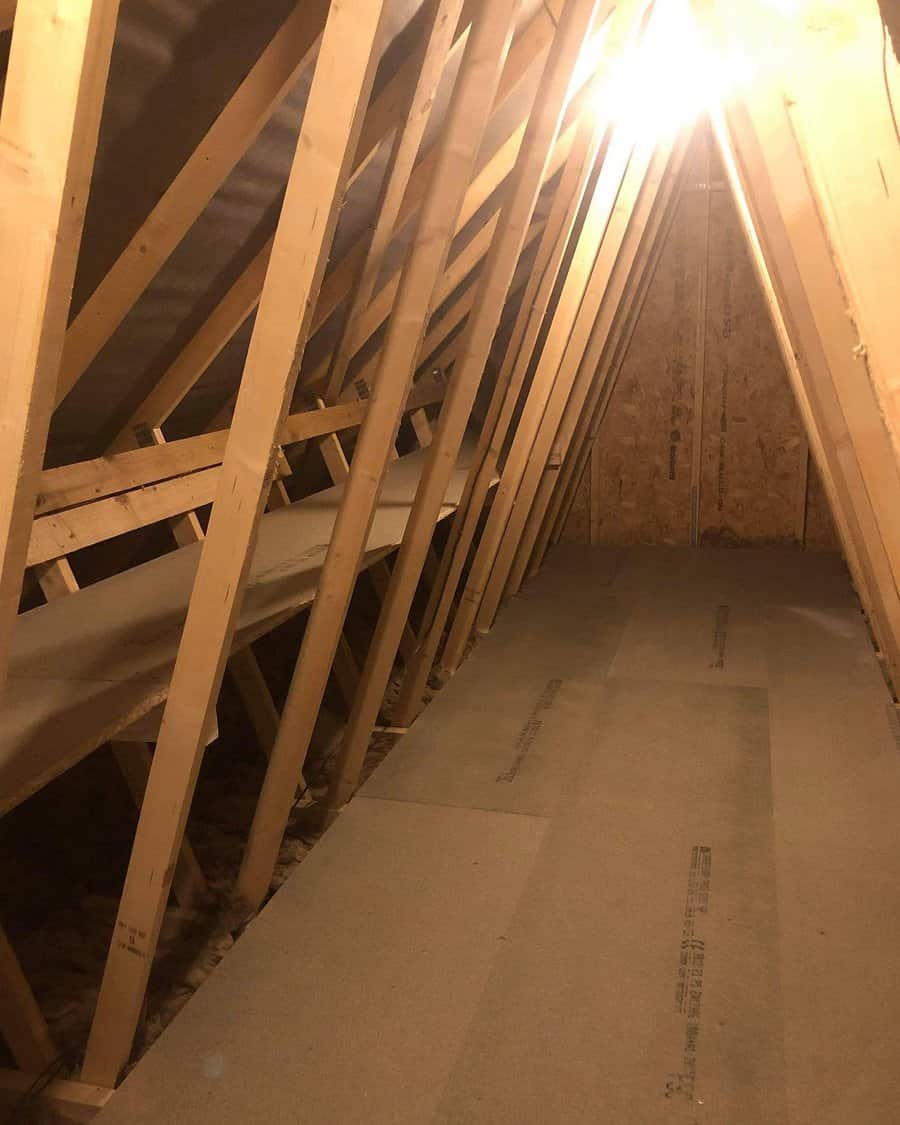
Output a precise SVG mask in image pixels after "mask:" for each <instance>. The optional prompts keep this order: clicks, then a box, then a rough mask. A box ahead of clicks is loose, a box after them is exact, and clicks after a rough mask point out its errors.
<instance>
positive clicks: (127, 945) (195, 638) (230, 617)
mask: <svg viewBox="0 0 900 1125" xmlns="http://www.w3.org/2000/svg"><path fill="white" fill-rule="evenodd" d="M382 15H383V5H382V4H381V3H373V2H372V0H344V3H342V4H340V5H333V6H332V7H331V10H330V12H329V15H328V21H327V23H326V26H325V31H324V34H323V39H322V46H321V48H320V50H319V57H318V59H317V62H316V69H315V75H314V78H313V84H312V88H311V90H310V94H309V100H308V102H307V107H306V112H305V113H304V117H303V124H302V126H301V129H300V136H299V139H298V142H297V153H296V155H295V158H294V163H293V167H292V169H291V175H290V179H289V181H288V186H287V193H286V196H285V201H284V206H283V209H282V215H281V219H280V220H279V224H278V231H277V232H276V235H275V246H274V248H273V251H272V260H271V262H270V266H269V271H268V273H267V275H266V282H265V287H264V290H263V295H262V300H261V301H260V307H259V312H258V314H257V319H256V324H255V327H254V332H253V338H252V340H251V344H250V350H249V353H248V356H247V362H246V366H245V370H244V377H243V380H242V384H241V391H240V394H239V396H238V402H237V407H236V410H235V417H234V424H233V426H232V428H231V434H230V437H229V440H228V446H227V448H226V451H225V460H224V462H223V467H222V480H221V484H220V487H219V490H218V493H217V497H216V503H215V504H214V506H213V512H212V517H211V519H210V524H209V529H208V532H207V537H206V540H205V542H204V545H203V551H202V554H201V557H200V563H199V567H198V570H197V578H196V581H195V584H194V591H193V594H192V597H191V603H190V606H189V608H188V615H187V620H186V621H185V626H184V631H183V634H182V641H181V645H180V646H179V650H178V657H177V659H176V662H175V669H174V672H173V676H172V682H171V686H170V689H169V697H168V701H167V704H166V711H165V717H164V719H163V726H162V730H161V731H160V738H159V742H158V743H157V747H156V753H155V754H154V756H153V766H152V768H151V771H150V778H149V781H148V784H147V792H146V796H145V798H144V803H143V806H142V808H141V815H140V818H139V821H138V828H137V833H136V835H135V842H134V847H133V849H132V854H131V861H130V863H129V867H128V874H127V876H126V879H125V887H124V890H123V893H122V900H121V903H120V906H119V913H118V917H117V919H116V925H115V930H114V937H113V942H112V945H111V948H110V952H109V957H108V960H107V964H106V970H105V972H104V976H103V983H102V985H101V989H100V996H99V1000H98V1003H97V1011H96V1014H95V1016H94V1021H93V1024H92V1027H91V1033H90V1038H89V1040H88V1047H87V1053H86V1056H85V1063H84V1070H83V1077H84V1079H85V1081H88V1082H94V1083H99V1084H100V1085H112V1084H114V1083H115V1081H116V1078H117V1077H118V1074H119V1071H120V1070H121V1068H122V1066H123V1065H124V1064H125V1062H126V1061H127V1059H128V1055H129V1053H130V1051H131V1044H132V1040H133V1038H134V1033H135V1029H136V1027H137V1023H138V1019H139V1017H140V1010H141V1004H142V1002H143V996H144V992H145V989H146V983H147V977H148V975H149V972H150V968H151V965H152V962H153V955H154V952H155V950H156V945H157V941H158V937H159V928H160V924H161V921H162V916H163V911H164V908H165V901H166V897H167V895H168V889H169V882H170V880H171V875H172V869H173V863H174V858H175V855H176V852H177V850H178V848H179V846H180V843H181V839H182V836H183V834H184V826H185V822H186V820H187V814H188V809H189V807H190V802H191V798H192V796H193V790H194V785H195V783H196V778H197V772H198V770H199V767H200V760H201V757H202V752H203V732H204V728H205V726H206V721H207V716H208V715H209V713H210V711H211V709H212V707H213V705H214V703H215V699H216V697H217V695H218V692H219V687H220V685H221V682H222V675H223V672H224V668H225V660H226V658H227V655H228V651H229V649H230V647H231V641H232V637H233V634H234V629H235V624H236V620H237V615H238V612H239V609H240V601H241V596H242V594H243V590H244V586H245V583H246V579H247V574H248V570H249V565H250V558H251V554H252V548H253V544H254V542H255V539H256V534H257V530H258V525H259V519H260V516H261V514H262V508H263V504H264V502H265V497H266V493H267V491H268V484H269V480H270V479H271V467H272V459H273V456H274V451H275V442H276V439H277V434H278V432H279V430H280V428H281V425H282V422H283V420H284V417H285V414H286V412H287V408H288V404H289V402H290V397H291V394H292V392H293V385H294V382H295V379H296V363H295V358H296V356H297V355H298V354H299V352H301V351H302V348H303V346H304V344H305V341H306V336H307V332H308V329H309V322H310V318H311V315H312V308H313V307H314V305H315V297H316V294H317V292H318V289H319V286H320V285H321V282H322V276H323V274H324V270H325V261H326V256H327V252H328V247H329V246H330V244H331V239H332V236H333V234H334V228H335V225H336V223H337V217H338V212H339V208H340V203H341V199H342V197H343V193H344V188H345V186H346V182H347V177H348V174H349V169H350V162H351V157H352V154H353V149H354V146H355V143H356V140H357V138H358V136H359V130H360V127H361V124H362V116H363V112H364V108H365V105H366V102H367V101H368V98H369V94H370V92H371V87H372V81H373V78H374V72H375V66H376V63H377V60H378V49H379V45H380V35H381V20H382ZM336 89H339V90H340V91H341V97H340V98H335V97H334V91H335V90H336ZM404 399H405V396H404ZM289 510H290V509H288V511H289ZM298 776H299V774H298V773H297V772H295V774H294V780H295V782H296V779H297V777H298Z"/></svg>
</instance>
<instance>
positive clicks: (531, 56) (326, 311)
mask: <svg viewBox="0 0 900 1125" xmlns="http://www.w3.org/2000/svg"><path fill="white" fill-rule="evenodd" d="M474 7H475V4H474V3H470V4H469V5H468V6H467V7H466V8H465V9H464V10H463V15H462V16H461V18H460V20H459V23H458V25H457V31H456V39H455V41H454V45H453V50H454V51H456V50H459V49H461V48H462V46H463V44H464V42H465V36H464V32H465V31H466V30H467V28H468V26H469V23H470V22H471V10H472V9H473V8H474ZM551 32H552V23H551V21H550V19H549V18H548V16H547V15H546V13H544V12H543V11H541V12H539V13H538V14H537V15H536V16H535V17H534V19H533V20H532V21H531V23H530V24H529V25H528V27H527V28H525V29H524V30H523V32H522V33H521V34H520V35H519V36H518V38H517V39H516V41H515V42H514V44H513V47H512V49H511V50H510V53H509V57H508V59H507V65H506V68H505V70H504V76H503V80H502V81H501V84H500V87H499V90H498V98H497V102H498V105H499V104H502V103H503V102H504V101H505V100H506V99H507V98H508V97H509V96H510V94H511V93H512V92H513V91H514V90H515V89H516V88H517V86H518V84H519V83H520V82H521V80H522V78H523V77H524V76H525V74H526V73H527V71H528V68H529V67H530V66H531V65H532V64H533V62H534V61H535V60H536V59H537V58H538V57H539V56H540V54H541V52H542V51H544V50H545V49H546V46H547V43H548V42H549V37H550V34H551ZM415 62H416V60H415V59H414V58H411V59H409V60H407V61H406V62H405V63H404V65H403V67H402V68H401V70H399V71H398V73H397V75H395V77H394V78H393V79H392V80H391V81H390V82H389V83H388V86H387V87H386V88H385V90H384V91H383V92H382V93H381V94H380V95H379V96H378V97H377V98H376V99H375V101H374V102H373V103H372V106H371V107H370V109H369V111H368V113H367V114H366V119H365V122H364V125H363V130H362V133H361V136H360V141H359V145H358V148H357V157H356V160H355V162H354V167H353V170H352V172H351V176H350V183H353V182H354V181H355V180H356V178H357V177H358V176H359V175H361V174H362V172H363V171H364V170H365V168H366V167H368V164H369V161H370V160H371V158H372V156H374V154H375V152H376V151H377V148H378V146H379V145H380V144H381V142H382V141H383V140H384V139H385V138H386V137H387V136H389V134H390V133H391V131H392V130H394V129H396V128H397V127H398V125H399V124H400V122H401V120H402V118H401V111H402V108H403V106H404V105H407V104H408V102H409V96H410V95H409V91H410V88H411V87H412V86H413V84H414V82H415V79H416V71H415V69H414V66H415ZM434 158H435V154H434V150H432V151H431V152H429V153H426V154H425V156H424V157H423V158H422V159H421V160H420V161H419V163H418V165H417V166H416V168H415V170H414V171H413V174H412V176H411V178H410V182H409V186H408V188H407V191H406V195H405V197H404V199H403V203H402V207H401V209H400V213H399V215H398V217H397V222H396V225H395V229H399V228H401V227H402V226H404V225H405V224H406V223H407V222H409V221H410V220H411V219H413V218H414V217H415V216H416V215H417V214H418V210H419V207H420V206H421V202H422V198H423V195H424V191H425V187H426V186H427V184H428V181H429V177H430V175H431V172H432V169H433V164H434ZM500 179H502V174H501V175H500V176H499V179H498V178H496V174H495V178H494V179H493V186H494V187H496V185H497V183H499V182H500ZM491 190H493V188H491ZM488 194H490V192H488ZM484 198H486V196H483V197H482V199H481V201H482V202H483V199H484ZM478 206H480V203H473V209H472V211H471V212H470V217H471V214H474V211H475V210H477V207H478ZM465 213H466V209H465V208H464V209H463V214H465ZM270 253H271V242H268V243H267V244H266V245H265V246H263V248H262V249H261V250H260V251H259V252H258V254H257V255H256V257H255V258H254V259H253V261H252V262H251V263H250V264H249V265H248V266H247V267H246V268H245V270H244V271H243V273H242V274H241V275H240V277H239V278H238V279H237V280H236V281H235V282H234V283H233V284H232V286H231V288H230V289H229V291H228V292H227V293H226V294H225V296H224V297H223V298H222V299H221V300H220V301H219V303H218V304H217V306H216V307H215V308H214V309H213V311H212V312H211V313H210V315H209V316H208V317H207V319H206V321H205V322H204V323H203V324H202V325H201V326H200V328H199V329H198V330H197V332H196V333H195V334H194V336H193V337H192V339H191V340H190V341H188V343H187V344H186V345H185V347H184V348H183V349H182V351H181V353H180V354H179V355H178V356H177V357H176V359H175V360H174V361H173V363H172V364H171V366H170V367H169V368H168V370H167V371H166V372H165V373H164V375H163V376H162V378H161V379H160V380H159V382H158V383H157V384H156V386H155V387H154V388H153V389H152V391H151V392H150V394H149V395H148V396H147V398H146V399H145V400H144V402H143V403H142V404H141V405H140V406H139V407H138V408H137V409H136V410H135V412H134V414H133V415H132V417H131V418H130V419H129V420H128V422H127V423H126V425H125V426H124V427H123V428H122V430H121V432H120V433H119V434H118V435H117V437H116V439H115V441H114V442H113V444H112V448H113V449H117V450H120V449H125V448H130V447H131V446H132V445H133V443H134V438H133V431H134V428H135V427H137V426H140V425H149V426H151V427H153V426H160V425H162V424H163V423H164V422H165V421H166V419H167V418H168V417H169V415H170V414H171V413H172V411H173V410H174V409H175V407H176V406H177V405H178V403H179V402H181V400H182V399H183V398H184V396H185V395H186V394H187V393H188V391H189V390H190V389H191V387H193V386H194V385H195V383H196V382H197V381H198V380H199V379H200V377H201V376H202V374H203V372H204V371H205V370H206V369H207V368H208V366H209V365H210V363H212V361H213V360H214V359H215V357H216V356H217V355H218V354H219V353H220V352H221V351H222V349H223V348H224V347H225V346H226V344H227V343H228V341H229V340H230V339H231V338H232V337H233V336H234V334H235V333H236V332H237V331H238V329H239V328H240V327H241V325H242V324H243V323H244V322H245V321H246V319H247V318H248V317H249V316H250V315H251V314H252V312H253V310H254V309H255V308H256V306H257V304H258V302H259V295H260V293H261V291H262V281H263V278H264V277H265V271H266V266H267V263H268V260H269V255H270ZM365 253H366V242H365V241H364V240H363V241H360V242H358V243H356V244H355V245H354V246H353V247H352V248H351V249H350V250H349V251H348V252H347V253H346V254H345V255H344V256H343V257H342V258H341V260H340V261H339V262H337V263H336V264H335V265H334V267H333V268H332V269H331V270H330V271H329V273H328V275H327V276H326V278H325V281H324V283H323V285H322V289H321V292H320V295H319V299H318V302H317V307H316V311H315V316H314V318H313V322H312V326H311V333H314V332H316V331H317V330H318V329H319V328H321V326H322V325H323V324H324V323H325V322H326V321H327V320H328V318H329V317H330V316H331V315H332V314H333V313H334V312H335V311H336V310H337V309H338V308H339V306H340V305H341V302H342V301H344V300H346V298H347V296H348V294H349V293H350V292H351V290H352V287H353V284H354V280H355V278H356V277H357V275H358V271H359V269H360V266H361V264H362V262H363V258H364V255H365ZM395 277H396V275H395Z"/></svg>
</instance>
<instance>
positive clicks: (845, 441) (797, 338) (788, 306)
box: [714, 107, 900, 669]
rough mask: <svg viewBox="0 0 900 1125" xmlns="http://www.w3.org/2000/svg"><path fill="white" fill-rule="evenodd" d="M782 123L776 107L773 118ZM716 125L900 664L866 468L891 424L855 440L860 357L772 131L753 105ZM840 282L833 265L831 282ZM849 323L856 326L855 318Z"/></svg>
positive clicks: (882, 495) (879, 622)
mask: <svg viewBox="0 0 900 1125" xmlns="http://www.w3.org/2000/svg"><path fill="white" fill-rule="evenodd" d="M761 116H762V115H761ZM763 120H764V118H763ZM782 120H783V119H782ZM777 122H778V117H777V115H776V116H774V117H773V119H772V122H770V125H774V124H775V123H777ZM714 124H715V126H716V139H717V142H718V143H719V146H720V150H721V152H722V155H723V159H724V161H725V165H726V169H727V170H728V173H729V177H730V178H731V180H732V186H733V190H734V193H735V198H736V199H737V200H738V203H739V209H740V211H741V215H742V220H743V223H744V227H745V232H746V233H747V235H748V239H749V241H750V245H751V249H752V250H753V256H754V262H755V264H756V266H757V272H758V276H759V277H760V280H761V282H762V285H763V291H764V292H765V294H766V296H767V299H768V302H769V308H770V312H771V314H772V318H773V323H774V324H775V327H776V332H777V334H778V338H779V343H780V345H781V349H782V355H783V356H784V359H785V364H786V366H787V369H788V373H789V375H790V377H791V382H792V386H793V387H794V391H795V394H796V396H797V401H798V405H799V407H800V410H801V413H802V415H803V418H804V424H805V426H806V429H807V434H808V435H809V439H810V445H811V449H812V452H813V454H814V456H815V458H816V462H817V465H818V466H819V468H820V471H821V473H822V479H823V483H824V484H825V487H826V491H827V493H828V496H829V501H830V503H831V507H832V511H833V512H834V515H835V520H836V522H837V525H838V530H839V533H840V535H841V540H842V543H843V545H844V549H845V551H846V553H847V558H848V562H849V563H850V566H851V569H852V571H853V574H854V579H855V581H856V584H857V588H858V589H859V591H860V595H861V597H862V600H863V604H864V605H865V606H866V608H867V610H868V612H869V615H870V621H871V624H872V627H873V631H874V633H875V635H876V638H877V639H878V642H879V645H880V646H881V649H882V651H883V652H885V653H886V654H887V656H888V659H889V661H890V665H891V668H892V669H896V668H897V667H900V665H898V659H900V647H898V645H897V641H896V638H897V636H898V632H897V630H898V627H900V601H898V596H897V591H896V585H895V582H894V578H893V574H892V566H891V556H890V552H889V543H890V542H891V541H892V540H893V537H891V538H888V537H887V536H886V535H885V529H884V528H883V527H882V526H881V521H882V519H883V517H884V514H885V508H884V506H883V502H884V501H885V500H886V498H887V495H888V494H889V492H885V491H884V489H883V488H879V487H874V488H868V487H867V476H868V477H869V478H870V479H871V477H872V474H874V473H875V472H877V471H878V470H879V467H880V464H883V463H884V460H883V459H884V452H883V451H884V431H883V427H880V426H879V425H878V424H874V423H873V422H870V423H869V426H868V430H867V436H868V439H869V442H870V444H871V448H869V447H868V446H866V445H863V446H862V447H860V445H859V444H857V443H854V441H853V440H852V433H853V428H857V427H859V426H860V424H861V423H863V422H864V421H865V420H866V418H867V414H868V411H867V409H866V404H865V402H864V401H863V402H858V403H857V405H856V409H855V411H853V412H851V413H850V416H849V417H848V416H847V414H845V411H844V406H843V404H842V402H841V399H840V396H839V394H838V389H837V385H836V384H837V378H836V376H835V374H834V370H833V369H838V368H839V367H840V365H841V364H852V359H853V358H855V357H853V353H852V348H850V347H848V349H847V356H846V357H844V356H843V355H842V351H843V349H841V350H840V351H838V350H837V349H836V348H827V345H826V338H825V337H823V336H822V335H821V334H820V331H819V327H818V325H817V322H816V317H815V314H814V312H813V308H812V305H811V301H812V300H813V297H814V295H815V294H816V293H817V287H816V282H815V273H813V274H812V279H810V272H811V271H815V270H820V271H822V272H821V275H820V278H819V280H820V281H822V282H825V281H826V279H828V270H827V268H826V267H825V262H827V261H828V257H827V254H828V252H827V248H824V249H823V248H822V242H821V233H820V232H819V236H818V237H816V226H815V225H813V226H811V227H810V228H808V232H807V237H806V238H805V239H804V240H802V241H800V242H799V243H796V244H793V245H792V240H791V237H790V231H789V229H788V226H787V224H786V222H785V219H784V216H783V213H782V211H781V209H780V207H779V201H778V196H777V193H776V190H775V186H774V183H773V179H772V178H771V176H772V172H771V168H770V167H769V165H768V161H767V159H766V156H765V154H764V151H763V149H762V145H761V141H762V136H763V135H765V134H758V133H757V132H756V131H755V129H754V122H753V119H752V118H751V117H750V115H749V113H748V112H747V111H746V108H744V109H741V108H740V107H734V108H732V109H731V110H730V111H729V113H728V114H727V116H726V117H723V118H720V119H719V118H716V117H714ZM781 136H782V137H784V138H785V140H786V146H785V148H784V150H783V151H782V150H781V149H780V148H779V146H777V145H775V146H773V153H772V154H771V155H772V156H774V155H779V156H780V164H779V166H780V168H781V170H782V173H783V174H784V173H786V172H787V171H788V169H789V168H790V166H791V165H790V163H789V161H790V157H791V156H792V150H791V145H790V140H789V136H788V137H785V134H784V132H782V134H781ZM794 154H795V152H794ZM751 182H752V190H751V186H750V185H751ZM795 182H797V181H795ZM807 206H808V202H807ZM789 214H794V215H803V214H804V210H803V209H802V208H799V209H797V210H796V211H793V212H789ZM806 214H807V215H808V214H809V212H808V211H807V212H806ZM822 254H824V255H825V258H824V259H823V257H822V256H821V255H822ZM801 262H802V263H803V267H804V268H805V271H806V276H804V269H803V268H801ZM808 279H809V280H808ZM833 281H834V275H833V273H832V274H831V282H832V284H833ZM826 292H827V289H826ZM841 319H844V318H843V317H842V318H841ZM835 327H837V326H835ZM841 327H842V328H845V327H846V325H842V326H841ZM850 330H851V334H852V326H850ZM862 386H863V387H864V386H865V384H862ZM868 417H869V418H871V415H870V414H869V415H868ZM879 430H880V432H879ZM867 461H868V464H867V463H866V462H867ZM879 508H880V511H879ZM887 527H888V528H889V527H890V524H889V523H888V525H887Z"/></svg>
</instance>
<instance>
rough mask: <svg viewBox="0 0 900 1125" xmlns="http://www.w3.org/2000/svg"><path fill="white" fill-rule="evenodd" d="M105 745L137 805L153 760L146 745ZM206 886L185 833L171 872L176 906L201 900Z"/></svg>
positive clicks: (186, 905) (187, 906)
mask: <svg viewBox="0 0 900 1125" xmlns="http://www.w3.org/2000/svg"><path fill="white" fill-rule="evenodd" d="M109 748H110V750H111V751H112V754H113V757H114V758H115V759H116V765H117V766H118V767H119V772H120V773H121V774H122V776H123V777H124V778H125V784H126V785H127V786H128V792H129V793H130V794H131V799H132V800H133V801H134V804H135V807H136V808H138V809H140V807H141V804H142V802H143V800H144V792H145V791H146V789H147V778H148V777H149V776H150V763H151V762H152V760H153V754H152V753H151V750H150V747H149V746H148V745H147V743H146V742H135V741H132V740H130V739H129V740H128V741H119V740H116V739H113V741H112V742H110V744H109ZM207 889H208V888H207V884H206V879H205V878H204V875H203V871H202V870H201V868H200V864H199V863H198V862H197V857H196V856H195V855H194V849H193V848H192V847H191V844H190V841H189V840H188V838H187V837H186V836H185V838H184V839H183V840H182V841H181V847H180V849H179V851H178V859H177V860H176V863H175V873H174V875H173V876H172V893H173V894H174V896H175V900H176V901H177V902H178V904H179V906H183V907H185V908H187V909H191V908H192V907H197V906H198V905H199V904H200V903H201V902H202V901H203V899H204V897H205V896H206V894H207Z"/></svg>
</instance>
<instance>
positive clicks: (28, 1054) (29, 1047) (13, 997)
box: [0, 926, 59, 1073]
mask: <svg viewBox="0 0 900 1125" xmlns="http://www.w3.org/2000/svg"><path fill="white" fill-rule="evenodd" d="M0 985H2V987H0V1035H2V1036H3V1039H4V1041H5V1043H6V1045H7V1047H9V1049H10V1052H11V1053H12V1056H13V1058H14V1059H15V1061H16V1065H17V1066H20V1067H21V1068H22V1070H35V1071H37V1072H38V1073H40V1072H41V1071H43V1070H45V1069H46V1068H47V1067H48V1066H51V1065H52V1064H53V1063H54V1062H55V1061H56V1059H57V1057H58V1055H59V1052H58V1050H57V1048H56V1045H55V1044H54V1042H53V1039H52V1038H51V1036H50V1032H49V1030H48V1029H47V1024H46V1021H45V1020H44V1017H43V1016H42V1015H41V1010H40V1008H39V1007H38V1004H37V1001H36V1000H35V998H34V993H33V992H32V991H31V986H30V985H29V983H28V981H27V980H26V978H25V974H24V973H23V972H22V966H21V965H20V964H19V959H18V957H16V954H15V951H14V950H13V947H12V946H11V945H10V943H9V938H8V937H7V936H6V931H5V930H4V929H3V927H2V926H0Z"/></svg>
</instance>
